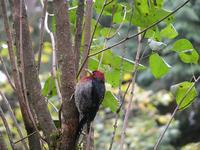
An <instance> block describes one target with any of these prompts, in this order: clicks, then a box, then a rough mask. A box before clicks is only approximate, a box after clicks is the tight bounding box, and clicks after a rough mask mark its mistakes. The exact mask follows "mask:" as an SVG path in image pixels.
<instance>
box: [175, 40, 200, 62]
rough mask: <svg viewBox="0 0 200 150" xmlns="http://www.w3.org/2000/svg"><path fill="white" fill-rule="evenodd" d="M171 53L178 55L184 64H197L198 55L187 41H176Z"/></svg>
mask: <svg viewBox="0 0 200 150" xmlns="http://www.w3.org/2000/svg"><path fill="white" fill-rule="evenodd" d="M173 51H176V52H177V53H178V54H179V57H180V59H181V60H182V61H183V62H184V63H194V64H197V63H198V60H199V54H198V53H197V51H196V50H195V49H194V48H193V45H192V43H191V42H190V41H188V40H187V39H180V40H177V41H176V42H175V43H174V45H173Z"/></svg>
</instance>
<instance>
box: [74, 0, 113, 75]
mask: <svg viewBox="0 0 200 150" xmlns="http://www.w3.org/2000/svg"><path fill="white" fill-rule="evenodd" d="M107 1H108V0H105V1H104V5H103V7H102V9H101V12H100V14H99V17H98V19H97V21H96V24H95V26H94V31H93V33H92V36H91V38H90V42H89V45H88V49H87V52H88V53H87V57H85V59H84V60H83V63H82V65H81V67H80V69H79V71H78V73H77V75H76V78H78V76H79V75H80V73H81V71H82V70H83V67H84V66H85V64H86V63H87V60H88V58H89V57H88V56H89V54H90V47H91V45H92V41H93V38H94V34H95V32H96V29H97V26H98V23H99V20H100V18H101V16H102V14H103V11H104V9H105V7H106V6H107V5H109V4H110V3H109V4H108V3H107ZM111 2H112V1H111Z"/></svg>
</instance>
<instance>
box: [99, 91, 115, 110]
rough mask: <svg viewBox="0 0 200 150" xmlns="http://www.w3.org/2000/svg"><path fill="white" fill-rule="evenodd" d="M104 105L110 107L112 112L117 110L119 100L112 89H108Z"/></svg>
mask: <svg viewBox="0 0 200 150" xmlns="http://www.w3.org/2000/svg"><path fill="white" fill-rule="evenodd" d="M102 105H103V106H104V107H108V108H110V110H111V111H112V112H116V110H117V108H118V100H117V98H116V97H115V96H114V95H113V94H112V92H111V91H106V93H105V97H104V100H103V102H102Z"/></svg>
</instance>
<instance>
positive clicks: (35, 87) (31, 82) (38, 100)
mask: <svg viewBox="0 0 200 150" xmlns="http://www.w3.org/2000/svg"><path fill="white" fill-rule="evenodd" d="M21 2H22V10H21V11H22V16H21V18H20V3H19V1H16V0H15V1H14V27H15V32H16V42H17V43H16V48H17V51H18V52H19V51H20V44H21V48H22V53H23V54H22V57H23V58H22V60H23V62H20V63H21V64H22V65H23V67H24V68H23V69H24V70H22V71H21V73H22V74H24V79H25V87H24V88H25V89H23V90H24V91H23V92H25V93H24V94H26V96H27V98H28V102H29V104H30V108H33V109H34V112H35V113H36V116H37V119H38V122H39V125H40V127H41V130H42V131H43V133H44V135H45V137H46V140H47V142H48V144H49V145H50V147H51V146H52V143H54V142H55V141H53V140H52V139H54V136H55V135H56V134H57V131H56V127H55V125H54V123H53V120H52V118H51V115H50V113H49V111H48V108H47V104H46V102H45V97H44V96H42V94H41V85H40V81H39V77H38V74H37V69H36V65H35V61H34V52H33V49H32V42H31V37H30V32H29V24H28V19H27V13H26V9H25V3H24V0H21ZM20 19H21V23H22V31H21V33H20V32H19V31H20ZM20 34H21V36H22V41H20ZM19 42H21V43H19ZM18 57H21V56H18ZM31 129H32V128H31ZM31 129H29V130H31ZM34 131H35V129H34ZM54 140H55V139H54ZM36 141H37V140H36ZM35 144H36V143H35Z"/></svg>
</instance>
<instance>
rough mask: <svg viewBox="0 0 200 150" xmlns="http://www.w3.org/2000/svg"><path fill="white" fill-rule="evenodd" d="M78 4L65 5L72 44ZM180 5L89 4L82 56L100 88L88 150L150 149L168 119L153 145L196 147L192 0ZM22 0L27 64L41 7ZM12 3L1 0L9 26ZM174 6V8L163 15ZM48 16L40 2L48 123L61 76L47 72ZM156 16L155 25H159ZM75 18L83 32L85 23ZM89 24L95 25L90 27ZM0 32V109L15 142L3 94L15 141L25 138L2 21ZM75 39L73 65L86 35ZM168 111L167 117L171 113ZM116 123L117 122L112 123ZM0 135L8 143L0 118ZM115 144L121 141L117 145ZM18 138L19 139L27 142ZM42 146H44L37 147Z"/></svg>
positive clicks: (195, 10)
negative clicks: (100, 76) (102, 83)
mask: <svg viewBox="0 0 200 150" xmlns="http://www.w3.org/2000/svg"><path fill="white" fill-rule="evenodd" d="M78 2H79V3H80V1H73V0H70V1H69V2H68V3H69V17H70V27H71V36H72V41H74V39H75V38H76V37H75V35H76V31H77V26H76V22H77V20H76V19H77V14H76V13H77V5H78ZM87 2H88V3H89V1H87ZM184 2H185V1H173V0H168V1H164V0H149V1H146V0H134V1H131V0H111V1H104V0H96V1H94V2H93V7H92V19H91V31H92V32H91V35H92V33H93V31H95V33H94V37H93V40H92V44H91V47H90V51H89V54H90V55H89V57H87V58H88V68H89V69H90V70H96V69H100V70H102V71H104V73H105V77H106V89H107V91H106V96H105V99H104V102H103V105H102V107H101V109H100V111H99V112H98V115H97V116H96V118H95V121H94V123H93V127H94V147H95V149H98V150H102V149H111V147H112V149H121V148H122V147H121V146H122V145H123V147H124V149H127V150H129V149H130V150H131V149H136V150H149V149H153V147H154V146H155V144H156V142H157V141H158V138H159V136H160V135H161V134H162V133H163V131H164V129H166V125H168V124H169V121H170V119H172V122H171V123H170V124H169V128H168V129H167V131H166V133H165V135H164V136H163V139H162V140H161V144H160V145H159V149H160V150H175V149H182V150H195V149H200V143H199V140H200V134H199V133H200V124H199V121H200V119H199V118H200V117H199V115H200V109H199V106H200V103H199V99H200V97H199V92H200V84H199V83H200V82H199V76H200V66H199V63H200V61H199V49H200V37H199V35H200V30H199V28H200V1H198V0H193V1H191V2H189V1H188V3H187V4H186V5H182V4H184ZM25 3H26V6H27V13H28V21H29V30H30V33H31V38H32V47H33V50H34V57H35V62H37V61H38V58H39V57H38V55H39V52H40V51H38V50H39V48H40V44H41V42H40V40H39V35H40V33H41V30H40V29H41V28H40V27H41V22H42V19H41V16H42V11H43V7H42V3H41V1H36V0H31V1H30V0H27V1H26V2H25ZM12 5H13V4H12V1H9V2H7V8H8V11H7V15H8V16H9V19H10V20H11V21H13V17H12V13H13V10H12V9H13V8H12ZM181 5H182V6H181ZM86 6H88V5H87V3H85V11H86V12H87V10H86V9H87V7H86ZM179 6H181V7H180V9H179V10H177V12H174V13H173V14H171V15H170V13H171V12H173V11H174V10H176V9H177V8H178V7H179ZM102 10H103V12H102ZM54 11H55V6H54V5H53V2H52V1H48V3H47V12H48V20H46V23H45V26H46V25H48V28H47V27H45V29H46V30H45V32H44V42H43V47H42V55H41V64H40V72H39V79H40V83H41V85H42V95H43V96H44V97H45V98H46V99H48V110H49V111H50V114H51V116H52V118H53V120H54V122H56V121H57V120H58V110H59V108H60V106H61V103H60V97H59V94H58V91H57V87H56V81H55V76H54V75H56V78H58V80H60V74H61V71H60V68H59V69H58V70H56V74H54V75H52V74H53V68H52V63H53V61H54V60H53V57H52V56H53V54H52V53H53V49H52V39H51V37H50V34H49V33H48V29H49V30H50V31H51V32H52V33H53V34H54V36H55V34H56V30H57V28H58V27H56V17H55V15H52V14H53V13H54ZM167 15H169V16H167ZM99 16H100V17H99ZM166 16H167V17H166ZM164 17H166V18H164ZM163 18H164V19H163ZM161 19H163V20H162V21H160V20H161ZM83 20H84V21H83V28H84V27H85V26H86V21H85V20H86V18H84V19H83ZM97 21H98V22H99V23H98V24H97V27H96V23H97ZM158 21H160V23H159V24H158V23H156V24H155V26H152V27H151V28H148V27H149V26H151V25H152V24H154V23H155V22H158ZM11 26H12V24H11V23H10V27H11ZM95 27H96V28H95ZM141 31H142V34H140V35H138V36H135V38H132V35H135V34H137V33H138V32H141ZM143 31H144V32H143ZM0 33H1V34H0V54H1V60H2V61H1V65H0V69H1V70H0V92H1V94H2V98H1V101H0V104H1V105H0V106H1V108H2V110H3V112H4V115H5V117H6V120H7V122H8V124H9V127H10V129H11V132H12V136H13V140H14V141H18V140H19V139H21V137H20V136H19V133H18V132H17V129H16V125H15V124H14V123H13V120H12V118H11V117H10V113H9V112H10V111H9V110H8V108H7V104H5V101H4V100H3V99H4V98H3V95H5V96H6V98H7V99H8V101H9V103H10V105H11V107H12V110H13V111H14V115H15V117H16V119H17V123H18V124H19V126H20V129H21V130H22V133H23V136H24V137H25V136H26V134H27V133H26V130H25V127H24V122H23V119H22V114H21V110H20V108H19V102H18V98H17V96H16V93H15V92H14V91H13V89H12V87H11V86H10V84H9V83H8V81H9V80H8V79H7V77H6V70H5V68H6V69H7V71H8V74H9V75H10V77H11V80H12V81H13V79H12V78H13V75H12V69H11V64H10V60H9V58H8V57H9V54H8V45H7V37H6V34H5V30H4V22H3V18H2V17H1V18H0ZM82 36H83V37H82V43H81V47H80V53H81V55H80V56H81V59H80V65H79V68H80V67H81V64H82V63H83V61H84V57H85V56H84V46H85V43H84V41H85V36H87V35H86V34H85V32H84V31H83V35H82ZM55 37H56V36H55ZM56 38H58V37H56ZM129 38H130V39H129ZM89 42H90V41H89ZM120 42H121V44H120ZM72 43H73V42H72ZM73 44H74V43H73ZM113 44H114V45H115V44H116V46H113ZM73 46H74V45H73ZM102 50H103V51H104V50H105V51H104V52H102ZM136 56H138V57H136ZM3 65H5V67H4V66H3ZM64 67H68V66H64ZM61 82H62V81H61ZM59 84H60V83H59ZM130 85H131V86H130ZM129 86H130V88H129ZM188 89H189V91H188ZM130 104H131V105H130ZM177 104H178V105H177ZM129 106H130V107H129ZM176 109H177V110H176ZM127 112H129V114H128V115H127ZM174 112H175V113H174ZM173 113H174V114H175V116H173V115H172V114H173ZM127 116H128V120H127V122H126V119H125V118H126V117H127ZM116 118H117V119H116ZM116 121H117V125H115V122H116ZM1 134H2V135H1ZM113 135H114V136H113ZM123 135H124V136H125V137H124V138H123ZM1 136H2V137H3V139H5V140H6V143H7V145H10V144H9V139H8V136H7V132H6V130H5V127H4V123H3V121H2V120H0V137H1ZM112 137H113V141H112ZM123 140H124V144H122V143H123V142H122V141H123ZM25 141H26V142H27V139H26V140H25ZM15 146H16V147H17V149H22V148H24V146H23V144H22V142H18V143H16V144H15ZM44 147H47V145H46V144H44ZM154 148H155V147H154ZM0 149H1V148H0ZM9 149H11V146H9Z"/></svg>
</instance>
